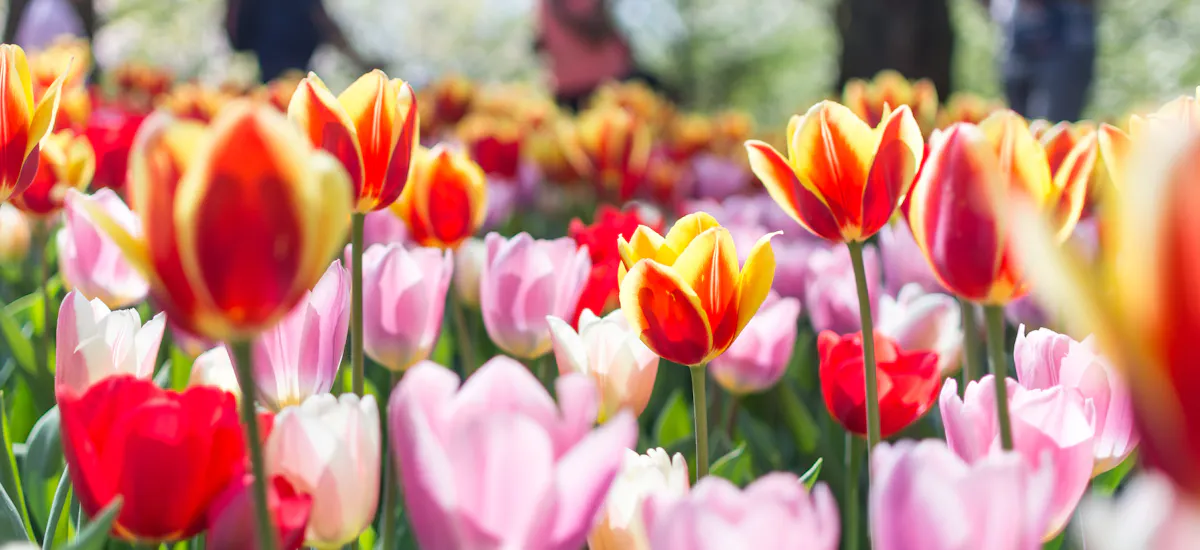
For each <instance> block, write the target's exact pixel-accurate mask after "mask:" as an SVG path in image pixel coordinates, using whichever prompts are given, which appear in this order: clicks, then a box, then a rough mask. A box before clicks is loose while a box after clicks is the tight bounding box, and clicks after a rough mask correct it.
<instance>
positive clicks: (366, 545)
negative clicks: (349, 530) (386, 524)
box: [358, 527, 376, 550]
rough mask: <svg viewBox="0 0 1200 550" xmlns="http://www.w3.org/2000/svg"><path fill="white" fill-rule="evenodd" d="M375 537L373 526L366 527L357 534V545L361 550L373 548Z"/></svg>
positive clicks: (371, 549)
mask: <svg viewBox="0 0 1200 550" xmlns="http://www.w3.org/2000/svg"><path fill="white" fill-rule="evenodd" d="M375 538H376V535H375V528H374V527H368V528H367V530H366V531H363V532H362V534H361V535H359V536H358V547H359V548H360V549H361V550H374V548H375Z"/></svg>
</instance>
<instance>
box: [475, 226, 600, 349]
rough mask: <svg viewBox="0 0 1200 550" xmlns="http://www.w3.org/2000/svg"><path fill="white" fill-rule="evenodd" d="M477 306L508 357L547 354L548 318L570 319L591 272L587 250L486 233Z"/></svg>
mask: <svg viewBox="0 0 1200 550" xmlns="http://www.w3.org/2000/svg"><path fill="white" fill-rule="evenodd" d="M484 244H485V245H486V246H487V259H486V260H485V261H484V263H483V269H482V270H481V272H480V285H479V301H480V305H481V306H482V308H483V324H484V326H485V327H486V328H487V333H488V336H490V337H491V338H492V341H493V342H495V343H496V345H497V346H499V347H500V349H502V350H504V351H505V352H506V353H508V354H510V355H513V356H516V357H519V358H522V359H536V358H538V357H541V356H543V355H545V354H546V352H548V351H550V347H551V342H550V325H549V324H548V323H547V322H546V317H547V316H550V315H553V316H555V317H558V318H560V319H569V318H570V316H571V315H572V314H574V313H575V306H576V305H577V304H578V303H579V295H580V294H581V293H582V292H583V287H584V285H585V284H586V283H587V277H588V272H589V271H590V270H591V268H592V260H591V257H590V256H588V250H587V247H586V246H583V247H579V248H576V245H575V241H574V240H572V239H569V238H566V237H564V238H561V239H555V240H552V241H547V240H535V239H534V238H533V237H530V236H529V234H528V233H519V234H517V236H515V237H513V238H511V239H505V238H504V237H501V236H500V235H499V234H497V233H488V235H487V237H486V239H485V240H484Z"/></svg>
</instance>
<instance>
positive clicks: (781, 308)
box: [708, 291, 800, 395]
mask: <svg viewBox="0 0 1200 550" xmlns="http://www.w3.org/2000/svg"><path fill="white" fill-rule="evenodd" d="M799 317H800V300H797V299H795V298H780V297H779V295H778V294H776V293H775V292H774V291H771V292H770V293H769V294H767V299H766V301H764V302H763V304H762V306H761V307H759V308H758V312H757V313H755V314H754V318H753V319H750V322H749V323H748V324H747V325H746V328H745V329H744V330H742V333H741V334H740V335H738V337H737V340H734V341H733V345H731V346H729V349H727V350H725V353H723V354H721V356H720V357H717V358H716V359H713V360H712V362H711V363H709V364H708V369H709V372H711V373H712V375H713V378H715V379H716V380H717V382H718V383H719V384H721V387H723V388H725V390H726V391H729V392H732V393H735V394H738V395H744V394H747V393H754V392H760V391H764V390H766V389H768V388H770V387H771V386H774V385H775V383H776V382H779V379H780V378H783V373H784V372H785V371H787V366H788V363H789V362H791V360H792V351H793V349H794V348H795V347H796V320H797V319H798V318H799Z"/></svg>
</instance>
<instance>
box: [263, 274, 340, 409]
mask: <svg viewBox="0 0 1200 550" xmlns="http://www.w3.org/2000/svg"><path fill="white" fill-rule="evenodd" d="M349 328H350V274H349V273H347V271H346V268H344V267H342V262H340V261H338V260H334V262H333V263H332V264H330V266H329V268H328V269H326V270H325V275H323V276H321V280H320V281H317V284H316V286H314V287H313V289H312V290H311V291H309V292H308V294H307V295H306V296H305V297H304V298H303V299H301V300H300V303H299V304H296V307H294V308H293V309H292V311H291V312H289V313H288V314H287V315H286V316H285V317H284V318H283V320H281V321H280V322H279V324H277V325H275V326H274V327H271V328H270V329H268V330H267V331H265V332H263V333H262V334H259V335H258V337H256V338H255V339H254V346H253V348H252V350H251V354H252V357H253V361H254V365H253V367H254V384H255V386H256V387H257V389H258V391H257V394H258V398H259V400H260V401H262V403H263V404H265V405H266V406H267V407H268V408H270V409H272V410H275V411H278V410H280V409H282V408H284V407H288V406H291V405H298V404H300V403H301V402H302V401H304V400H305V399H307V398H308V397H309V396H311V395H316V394H319V393H328V392H329V390H330V389H331V388H333V382H334V379H335V378H336V377H337V371H338V367H340V366H341V364H342V353H343V351H344V350H345V348H346V333H347V331H348V330H349Z"/></svg>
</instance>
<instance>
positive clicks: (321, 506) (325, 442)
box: [264, 393, 382, 548]
mask: <svg viewBox="0 0 1200 550" xmlns="http://www.w3.org/2000/svg"><path fill="white" fill-rule="evenodd" d="M381 440H382V435H381V432H380V431H379V408H378V406H376V404H375V397H374V396H371V395H368V396H365V397H362V398H359V397H358V396H357V395H354V394H352V393H344V394H342V395H341V396H340V397H334V396H332V395H330V394H319V395H314V396H312V397H309V398H308V399H306V400H305V401H304V403H301V404H300V405H298V406H295V407H288V408H286V409H284V410H283V412H280V413H279V415H278V416H276V417H275V427H274V428H273V429H272V430H271V435H270V437H268V438H267V442H266V444H265V445H264V453H265V455H266V456H265V460H266V464H267V474H268V475H271V476H275V475H280V476H283V478H284V479H286V480H287V481H288V483H290V484H291V485H292V486H293V487H295V489H296V491H297V492H300V493H308V494H310V495H312V514H311V516H310V517H309V520H308V532H307V534H306V535H305V544H307V545H310V546H317V547H320V548H335V547H338V546H341V545H343V544H346V543H348V542H351V541H354V540H356V539H357V538H358V535H359V534H360V533H362V532H363V530H365V529H366V528H367V527H369V526H370V525H371V522H372V521H374V520H375V509H376V507H377V505H378V499H379V464H380V449H381V447H380V445H381Z"/></svg>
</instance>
